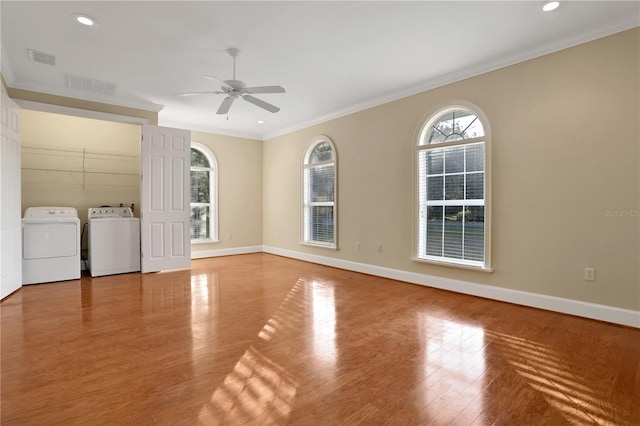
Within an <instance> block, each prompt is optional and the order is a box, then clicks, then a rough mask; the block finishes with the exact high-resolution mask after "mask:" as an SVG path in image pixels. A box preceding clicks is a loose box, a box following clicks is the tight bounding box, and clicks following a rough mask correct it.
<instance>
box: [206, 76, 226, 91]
mask: <svg viewBox="0 0 640 426" xmlns="http://www.w3.org/2000/svg"><path fill="white" fill-rule="evenodd" d="M203 77H204V78H207V79H209V80H213V81H215V82H218V83H220V85H221V86H222V87H226V88H227V89H233V87H231V86H229V85H228V84H227V83H226V82H225V81H224V80H221V79H219V78H218V77H214V76H212V75H203Z"/></svg>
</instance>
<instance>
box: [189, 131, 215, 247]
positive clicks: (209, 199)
mask: <svg viewBox="0 0 640 426" xmlns="http://www.w3.org/2000/svg"><path fill="white" fill-rule="evenodd" d="M217 170H218V167H217V163H216V158H215V157H214V155H213V153H212V152H211V151H210V150H209V149H208V148H207V147H206V146H204V145H202V144H199V143H197V142H191V242H192V243H198V242H214V241H218V205H217V204H218V203H217V197H216V192H217V173H218V172H217Z"/></svg>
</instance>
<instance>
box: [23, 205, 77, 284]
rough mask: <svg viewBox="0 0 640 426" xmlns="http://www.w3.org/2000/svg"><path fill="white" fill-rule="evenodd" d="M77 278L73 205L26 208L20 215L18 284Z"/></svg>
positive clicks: (75, 212) (75, 221) (75, 214)
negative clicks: (20, 244) (19, 268)
mask: <svg viewBox="0 0 640 426" xmlns="http://www.w3.org/2000/svg"><path fill="white" fill-rule="evenodd" d="M79 278H80V219H78V212H77V210H76V209H74V208H73V207H29V208H28V209H27V210H26V211H25V213H24V217H23V218H22V284H23V285H25V284H38V283H48V282H54V281H66V280H77V279H79Z"/></svg>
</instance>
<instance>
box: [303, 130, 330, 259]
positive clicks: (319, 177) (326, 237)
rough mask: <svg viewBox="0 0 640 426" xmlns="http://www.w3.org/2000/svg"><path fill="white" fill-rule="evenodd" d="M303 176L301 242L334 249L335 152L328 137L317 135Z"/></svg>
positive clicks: (309, 149) (305, 161) (307, 150)
mask: <svg viewBox="0 0 640 426" xmlns="http://www.w3.org/2000/svg"><path fill="white" fill-rule="evenodd" d="M302 173H303V179H302V182H303V184H302V185H303V206H302V210H303V214H302V216H303V217H302V223H303V224H302V228H303V229H302V234H303V242H304V243H306V244H313V245H319V246H324V247H330V248H336V247H337V226H336V224H337V221H336V216H337V215H336V150H335V147H334V146H333V142H331V140H330V139H329V138H327V137H326V136H319V137H316V138H314V140H312V141H311V143H310V144H309V146H308V147H307V149H306V151H305V154H304V160H303V163H302Z"/></svg>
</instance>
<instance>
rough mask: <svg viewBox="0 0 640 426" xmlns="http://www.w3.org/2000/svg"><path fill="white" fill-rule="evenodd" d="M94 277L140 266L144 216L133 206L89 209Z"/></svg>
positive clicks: (138, 268)
mask: <svg viewBox="0 0 640 426" xmlns="http://www.w3.org/2000/svg"><path fill="white" fill-rule="evenodd" d="M88 216H89V270H90V271H91V276H92V277H98V276H102V275H113V274H122V273H125V272H136V271H139V270H140V219H139V218H137V217H133V212H132V211H131V209H130V208H129V207H97V208H90V209H89V214H88Z"/></svg>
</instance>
